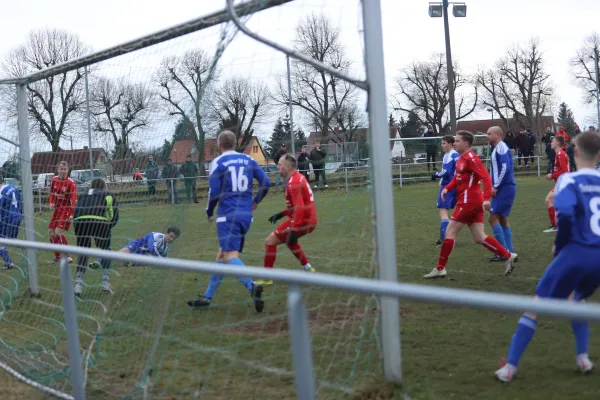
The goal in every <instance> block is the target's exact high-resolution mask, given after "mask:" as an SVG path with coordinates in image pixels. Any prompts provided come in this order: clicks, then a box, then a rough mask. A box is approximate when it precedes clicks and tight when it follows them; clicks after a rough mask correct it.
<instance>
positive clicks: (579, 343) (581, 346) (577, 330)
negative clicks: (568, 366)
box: [571, 321, 590, 355]
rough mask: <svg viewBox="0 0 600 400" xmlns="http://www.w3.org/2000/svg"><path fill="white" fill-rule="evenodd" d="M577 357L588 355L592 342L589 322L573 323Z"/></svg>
mask: <svg viewBox="0 0 600 400" xmlns="http://www.w3.org/2000/svg"><path fill="white" fill-rule="evenodd" d="M571 328H573V335H575V348H576V350H577V355H580V354H587V352H588V345H589V342H590V324H589V323H588V322H587V321H571Z"/></svg>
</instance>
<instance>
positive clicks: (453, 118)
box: [443, 0, 456, 134]
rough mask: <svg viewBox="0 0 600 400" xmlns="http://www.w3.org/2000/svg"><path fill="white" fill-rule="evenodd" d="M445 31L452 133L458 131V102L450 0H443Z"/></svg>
mask: <svg viewBox="0 0 600 400" xmlns="http://www.w3.org/2000/svg"><path fill="white" fill-rule="evenodd" d="M443 9H444V33H445V37H446V67H447V70H448V100H449V102H450V128H451V129H452V132H451V133H452V134H455V133H456V104H455V102H454V71H453V66H452V52H451V50H450V26H449V25H448V0H444V2H443Z"/></svg>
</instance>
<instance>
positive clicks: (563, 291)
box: [496, 246, 581, 382]
mask: <svg viewBox="0 0 600 400" xmlns="http://www.w3.org/2000/svg"><path fill="white" fill-rule="evenodd" d="M569 247H570V246H567V247H565V248H564V249H563V250H562V251H561V252H560V253H559V254H558V256H557V257H555V258H554V260H552V262H551V263H550V265H548V268H547V269H546V272H544V275H543V276H542V278H541V279H540V281H539V283H538V285H537V287H536V297H535V298H536V299H539V298H558V299H566V298H568V297H569V296H570V294H571V293H572V292H573V291H574V290H575V288H576V287H577V286H578V284H579V282H580V280H581V274H580V271H578V268H577V267H578V266H577V261H575V260H577V259H578V258H577V257H576V254H575V252H574V251H572V250H571V249H570V248H569ZM536 329H537V315H536V314H534V313H524V314H523V315H522V316H521V318H520V319H519V322H518V324H517V329H516V330H515V333H514V334H513V337H512V340H511V343H510V346H509V349H508V357H507V359H506V364H505V365H503V366H502V367H501V368H500V369H499V370H497V371H496V377H497V378H498V379H499V380H501V381H503V382H510V381H511V380H512V379H513V377H514V376H515V374H516V372H517V368H518V366H519V362H520V360H521V357H522V356H523V353H524V352H525V350H526V349H527V346H528V345H529V342H531V339H532V338H533V335H534V334H535V331H536Z"/></svg>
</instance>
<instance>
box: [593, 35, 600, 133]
mask: <svg viewBox="0 0 600 400" xmlns="http://www.w3.org/2000/svg"><path fill="white" fill-rule="evenodd" d="M598 58H599V57H598V46H596V47H595V48H594V64H595V69H596V109H597V110H596V112H597V113H598V126H597V127H596V130H598V131H600V73H599V72H598V69H599V68H600V67H599V66H598V62H599V60H598Z"/></svg>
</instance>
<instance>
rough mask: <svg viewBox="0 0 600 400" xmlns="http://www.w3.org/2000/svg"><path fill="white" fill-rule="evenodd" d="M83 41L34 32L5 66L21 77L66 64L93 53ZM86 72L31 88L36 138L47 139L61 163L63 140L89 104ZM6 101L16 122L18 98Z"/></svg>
mask: <svg viewBox="0 0 600 400" xmlns="http://www.w3.org/2000/svg"><path fill="white" fill-rule="evenodd" d="M89 50H90V49H89V47H87V46H86V45H85V44H84V43H83V42H82V41H81V39H80V38H79V37H78V36H77V35H74V34H72V33H69V32H67V31H65V30H60V29H44V30H39V31H32V32H30V33H29V35H28V37H27V40H26V41H25V43H24V44H22V45H21V46H19V47H17V48H15V49H13V50H12V51H11V52H10V53H9V54H8V56H7V57H6V59H5V60H4V62H3V64H2V69H3V70H4V72H5V73H6V75H8V76H11V77H21V76H25V75H29V74H31V73H33V72H36V71H40V70H42V69H46V68H48V67H51V66H53V65H57V64H61V63H64V62H66V61H68V60H71V59H74V58H77V57H80V56H82V55H84V54H86V53H88V52H89ZM82 77H83V69H79V70H75V71H69V72H64V73H61V74H58V75H52V76H49V77H47V78H45V79H42V80H40V81H37V82H33V83H31V84H29V85H27V106H28V111H29V116H30V117H31V119H32V120H33V124H31V126H30V129H31V133H32V135H33V136H36V135H37V136H38V137H40V136H41V137H43V138H45V139H46V140H47V141H48V142H49V143H50V146H51V148H52V152H53V153H54V154H55V159H54V160H53V163H55V162H56V161H57V158H58V152H59V150H60V149H59V142H60V138H61V137H62V136H63V134H64V133H65V132H69V131H70V130H71V128H72V127H73V126H72V124H73V123H74V122H75V121H74V120H73V119H74V117H75V116H76V114H77V113H78V112H79V111H80V108H81V106H82V105H83V103H84V101H85V93H84V90H83V85H81V83H82V82H81V78H82ZM8 97H9V98H8V99H6V100H7V102H6V104H7V106H8V107H10V109H9V110H7V111H6V114H7V115H8V117H10V118H11V119H14V120H16V117H17V114H16V109H17V108H16V96H15V95H14V92H13V93H12V94H11V95H10V96H8Z"/></svg>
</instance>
